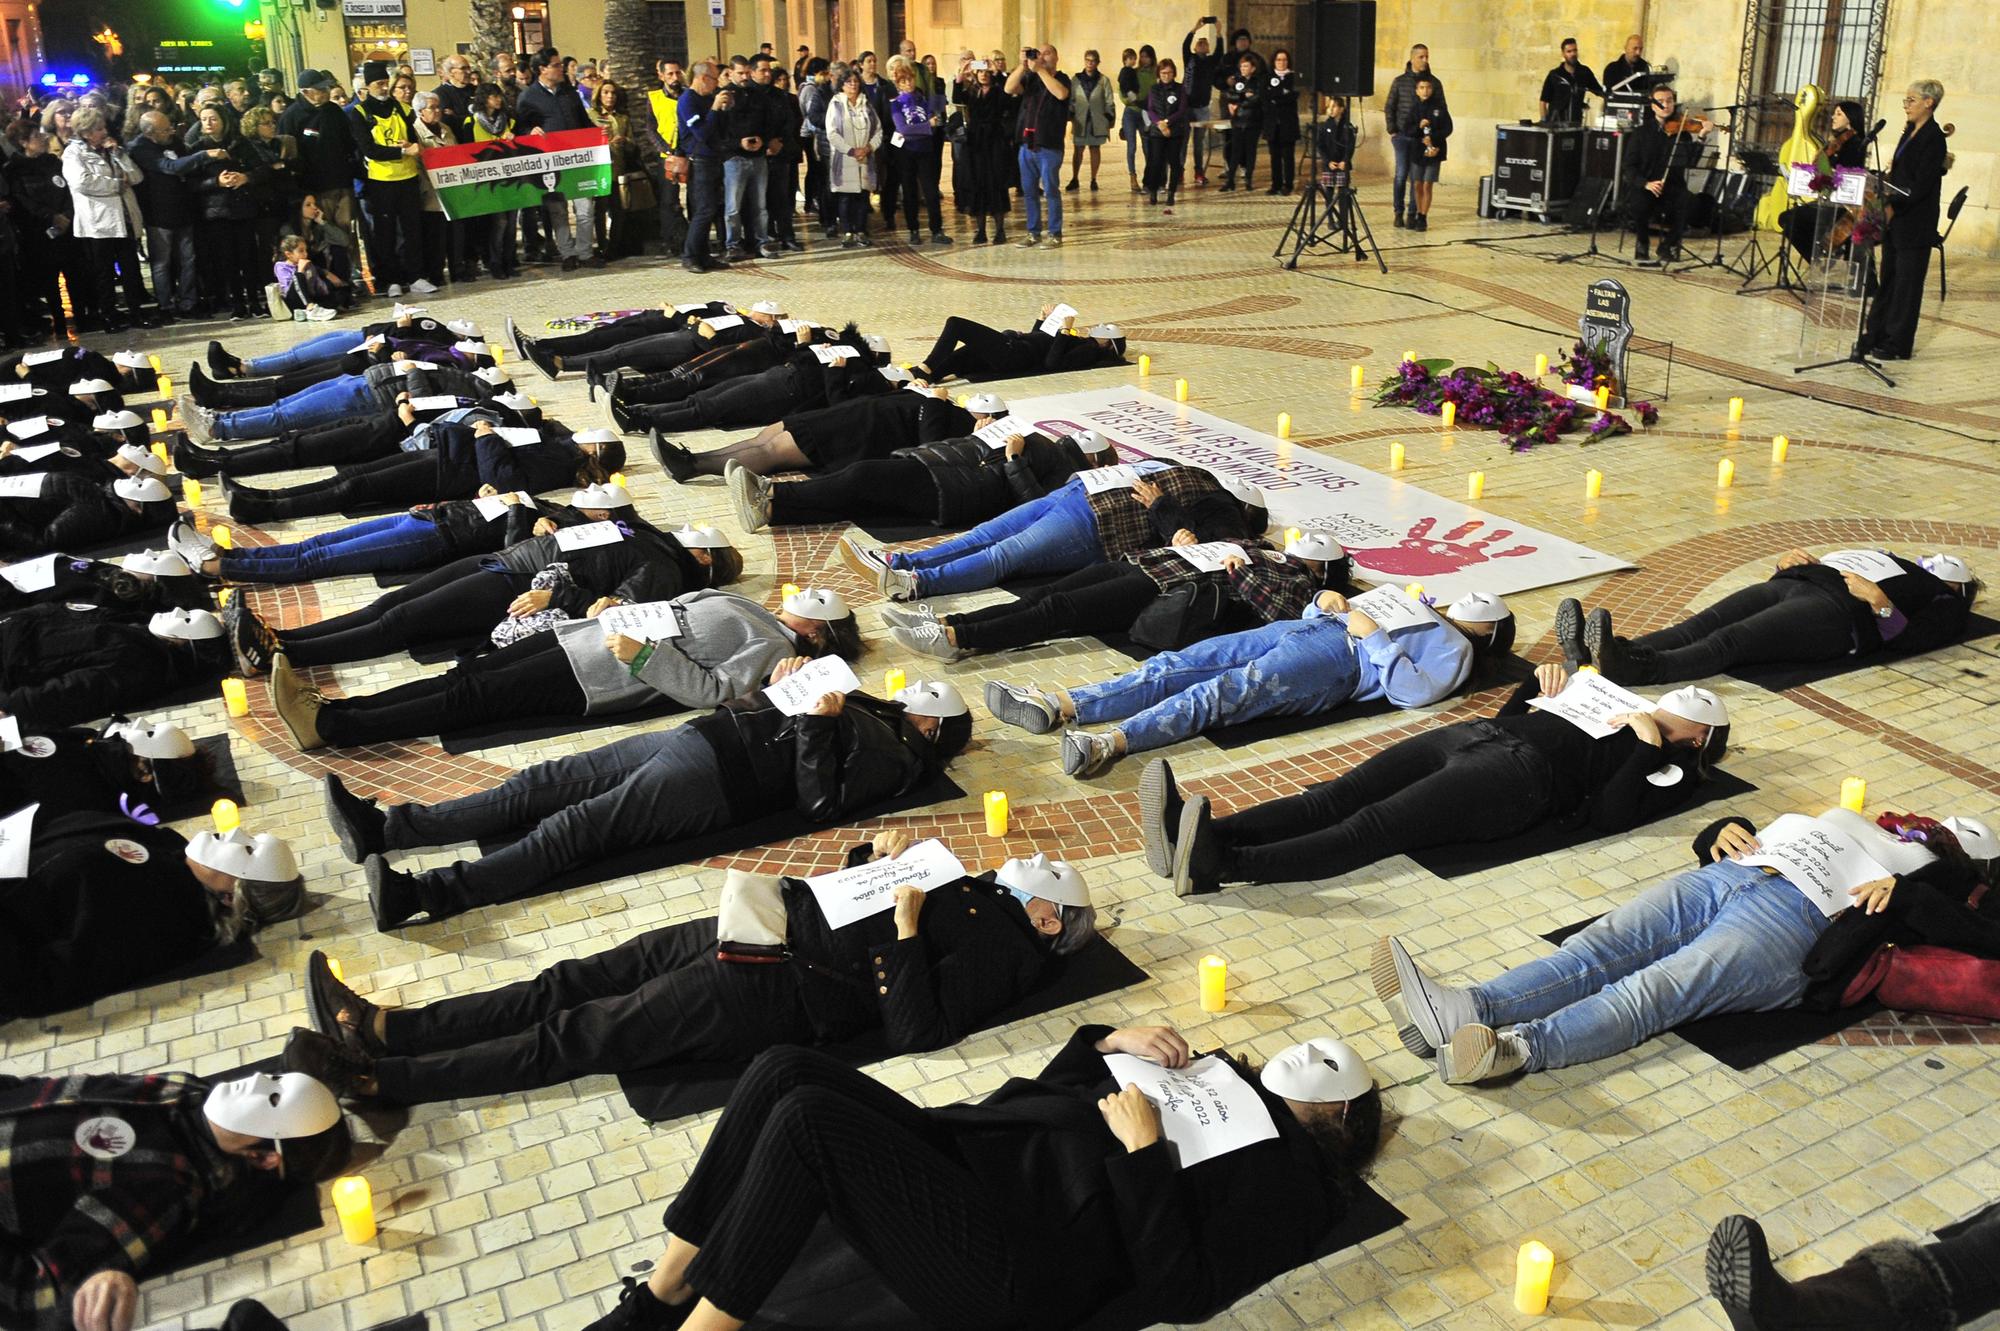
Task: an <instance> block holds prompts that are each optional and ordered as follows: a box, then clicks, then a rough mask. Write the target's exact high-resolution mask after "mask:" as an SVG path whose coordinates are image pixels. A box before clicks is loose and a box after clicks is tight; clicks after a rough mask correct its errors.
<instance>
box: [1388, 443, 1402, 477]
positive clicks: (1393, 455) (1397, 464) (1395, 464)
mask: <svg viewBox="0 0 2000 1331" xmlns="http://www.w3.org/2000/svg"><path fill="white" fill-rule="evenodd" d="M1403 457H1404V453H1403V446H1402V445H1401V444H1391V445H1389V470H1390V471H1401V470H1402V469H1403Z"/></svg>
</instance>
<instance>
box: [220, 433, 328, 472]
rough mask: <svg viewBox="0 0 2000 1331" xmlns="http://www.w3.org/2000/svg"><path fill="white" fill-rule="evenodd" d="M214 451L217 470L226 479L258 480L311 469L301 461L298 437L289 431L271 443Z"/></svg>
mask: <svg viewBox="0 0 2000 1331" xmlns="http://www.w3.org/2000/svg"><path fill="white" fill-rule="evenodd" d="M210 451H211V452H213V453H215V455H216V457H215V465H216V470H217V471H218V472H219V473H220V474H221V475H223V476H255V475H257V474H259V473H260V472H267V471H290V470H291V469H293V468H295V467H304V466H308V465H310V464H308V463H307V462H305V461H304V460H303V459H301V458H300V457H299V437H298V435H297V434H295V433H292V432H289V431H288V432H286V433H284V434H281V435H279V436H278V437H277V438H276V439H273V440H271V441H270V442H269V443H265V444H251V445H250V446H249V447H247V448H231V449H226V450H225V449H212V450H210Z"/></svg>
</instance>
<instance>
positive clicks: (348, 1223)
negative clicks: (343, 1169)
mask: <svg viewBox="0 0 2000 1331" xmlns="http://www.w3.org/2000/svg"><path fill="white" fill-rule="evenodd" d="M333 1210H334V1214H336V1215H338V1216H339V1217H340V1232H341V1235H342V1237H344V1238H345V1239H346V1240H347V1241H348V1242H349V1243H367V1242H368V1241H369V1240H371V1239H373V1238H374V1237H375V1199H374V1197H373V1196H371V1195H370V1192H369V1188H368V1180H367V1179H365V1178H355V1177H353V1176H351V1175H350V1176H349V1177H347V1178H337V1179H335V1180H334V1181H333Z"/></svg>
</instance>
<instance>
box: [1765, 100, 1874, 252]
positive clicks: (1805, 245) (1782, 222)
mask: <svg viewBox="0 0 2000 1331" xmlns="http://www.w3.org/2000/svg"><path fill="white" fill-rule="evenodd" d="M1867 118H1868V112H1867V111H1866V110H1865V109H1864V108H1863V107H1862V105H1861V103H1859V102H1854V101H1843V102H1835V103H1834V104H1833V116H1832V119H1831V121H1830V122H1829V124H1828V129H1829V131H1830V132H1829V133H1828V135H1827V139H1826V157H1827V161H1828V162H1829V163H1830V164H1831V165H1832V166H1834V167H1836V168H1838V167H1843V166H1845V167H1861V166H1866V165H1868V137H1869V136H1868V134H1867V133H1866V132H1865V131H1863V129H1862V128H1861V125H1862V122H1863V121H1865V120H1866V119H1867ZM1856 211H1859V210H1858V209H1857V210H1856ZM1778 225H1779V226H1780V227H1782V228H1783V229H1784V233H1785V239H1786V240H1787V241H1789V242H1790V243H1791V246H1792V248H1793V249H1795V250H1797V251H1798V252H1799V255H1800V257H1801V258H1805V259H1810V258H1812V252H1813V242H1814V241H1815V240H1816V239H1817V238H1818V233H1819V210H1818V209H1817V208H1815V207H1813V206H1812V205H1811V204H1809V203H1800V204H1796V205H1794V206H1793V207H1790V208H1787V209H1785V211H1784V213H1783V214H1781V215H1780V216H1779V218H1778Z"/></svg>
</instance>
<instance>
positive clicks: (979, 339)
mask: <svg viewBox="0 0 2000 1331" xmlns="http://www.w3.org/2000/svg"><path fill="white" fill-rule="evenodd" d="M924 364H925V365H928V366H929V367H930V371H931V378H933V379H944V378H948V377H950V376H951V375H958V376H960V377H961V378H965V379H1011V378H1013V377H1015V376H1016V375H1022V374H1031V373H1033V372H1034V371H1036V370H1038V369H1040V368H1041V367H1040V365H1039V364H1038V358H1037V357H1036V355H1035V353H1034V350H1033V348H1032V347H1031V346H1027V345H1024V343H1023V341H1022V340H1021V339H1019V338H1013V337H1009V336H1008V335H1007V334H1006V333H1004V332H1002V331H1001V330H999V329H998V328H989V327H987V326H986V325H985V324H983V323H978V322H975V321H974V320H971V319H964V318H960V317H959V316H958V315H956V314H954V315H952V316H951V317H950V318H948V319H946V320H945V321H944V328H943V329H942V330H940V331H939V333H938V335H937V341H935V342H933V343H932V344H931V352H930V355H928V356H926V357H924Z"/></svg>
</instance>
